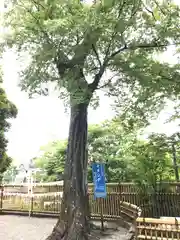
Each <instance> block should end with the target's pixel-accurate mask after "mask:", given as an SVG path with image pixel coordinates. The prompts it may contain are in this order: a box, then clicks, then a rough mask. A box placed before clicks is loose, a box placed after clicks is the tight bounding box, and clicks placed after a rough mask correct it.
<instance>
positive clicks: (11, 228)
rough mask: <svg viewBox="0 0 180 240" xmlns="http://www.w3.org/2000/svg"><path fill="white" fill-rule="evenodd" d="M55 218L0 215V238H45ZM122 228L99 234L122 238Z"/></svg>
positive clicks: (106, 239)
mask: <svg viewBox="0 0 180 240" xmlns="http://www.w3.org/2000/svg"><path fill="white" fill-rule="evenodd" d="M56 221H57V220H56V219H47V218H29V217H20V216H10V215H1V216H0V240H45V239H46V237H47V236H48V235H49V233H50V232H51V231H52V229H53V226H54V225H55V223H56ZM126 232H127V231H126V230H125V229H124V228H120V227H118V230H116V231H113V230H107V231H105V233H104V234H103V236H101V239H102V240H123V239H124V236H125V234H126Z"/></svg>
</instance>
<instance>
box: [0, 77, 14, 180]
mask: <svg viewBox="0 0 180 240" xmlns="http://www.w3.org/2000/svg"><path fill="white" fill-rule="evenodd" d="M16 115H17V108H16V107H15V105H14V104H13V103H12V102H10V101H9V100H8V98H7V96H6V93H5V91H4V89H3V88H2V75H0V181H2V178H3V173H4V172H5V171H6V170H7V169H8V167H9V165H10V164H11V161H12V159H11V158H10V157H9V156H8V155H7V153H6V151H7V143H8V141H7V139H6V136H5V133H6V132H7V130H8V129H9V127H10V123H9V122H8V119H11V118H14V117H16Z"/></svg>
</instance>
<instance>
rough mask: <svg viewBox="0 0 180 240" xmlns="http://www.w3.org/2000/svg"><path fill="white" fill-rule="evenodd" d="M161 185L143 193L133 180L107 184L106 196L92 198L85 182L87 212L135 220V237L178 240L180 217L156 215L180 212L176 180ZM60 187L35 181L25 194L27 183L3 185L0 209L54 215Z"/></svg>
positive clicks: (96, 215)
mask: <svg viewBox="0 0 180 240" xmlns="http://www.w3.org/2000/svg"><path fill="white" fill-rule="evenodd" d="M164 185H166V191H165V192H164V191H162V192H158V193H148V194H144V195H143V194H142V192H141V191H140V189H139V188H138V186H136V185H135V184H131V183H122V184H107V197H106V198H105V199H96V200H95V199H94V196H93V185H92V184H89V201H90V207H91V216H92V218H93V219H100V218H101V217H102V215H103V218H104V220H117V219H121V218H125V219H126V220H127V221H130V222H133V223H135V222H136V239H157V240H167V239H169V240H171V239H174V240H177V239H179V240H180V227H179V223H180V221H178V220H176V219H175V218H173V219H170V220H169V219H168V220H167V219H166V220H165V219H163V220H162V219H160V218H159V217H161V216H169V217H177V216H180V193H179V192H178V189H179V187H180V184H179V183H178V184H177V183H169V185H167V183H164ZM62 191H63V187H62V185H61V184H60V183H56V184H54V183H53V184H49V183H48V184H36V185H34V186H33V194H32V195H31V194H30V195H28V194H27V185H4V186H2V187H1V198H0V211H1V212H2V213H10V212H16V213H26V214H27V213H29V214H30V215H36V214H43V215H50V216H57V215H59V213H60V211H61V199H62ZM139 217H141V218H139ZM152 217H154V218H152ZM155 217H156V218H155Z"/></svg>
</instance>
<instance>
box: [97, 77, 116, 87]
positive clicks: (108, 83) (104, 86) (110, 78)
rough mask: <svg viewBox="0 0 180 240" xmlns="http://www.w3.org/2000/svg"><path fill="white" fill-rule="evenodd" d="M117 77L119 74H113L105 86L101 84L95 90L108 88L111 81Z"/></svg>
mask: <svg viewBox="0 0 180 240" xmlns="http://www.w3.org/2000/svg"><path fill="white" fill-rule="evenodd" d="M118 75H119V73H115V74H114V75H113V76H112V77H111V78H110V79H109V80H108V81H107V82H106V83H105V84H103V85H102V86H99V87H97V89H102V88H104V87H106V86H108V85H109V84H110V83H111V81H112V80H113V78H114V77H116V76H118Z"/></svg>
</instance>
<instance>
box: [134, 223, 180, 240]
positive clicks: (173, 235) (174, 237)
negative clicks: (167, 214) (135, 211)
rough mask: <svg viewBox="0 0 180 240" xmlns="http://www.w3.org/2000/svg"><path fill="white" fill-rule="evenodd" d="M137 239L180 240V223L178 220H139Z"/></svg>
mask: <svg viewBox="0 0 180 240" xmlns="http://www.w3.org/2000/svg"><path fill="white" fill-rule="evenodd" d="M136 239H137V240H141V239H147V240H148V239H152V240H179V239H180V221H179V220H177V219H176V218H168V219H156V218H137V220H136Z"/></svg>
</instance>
